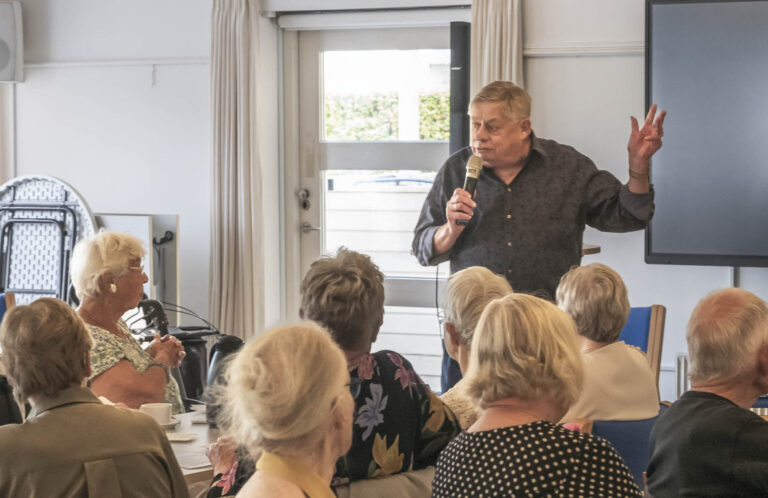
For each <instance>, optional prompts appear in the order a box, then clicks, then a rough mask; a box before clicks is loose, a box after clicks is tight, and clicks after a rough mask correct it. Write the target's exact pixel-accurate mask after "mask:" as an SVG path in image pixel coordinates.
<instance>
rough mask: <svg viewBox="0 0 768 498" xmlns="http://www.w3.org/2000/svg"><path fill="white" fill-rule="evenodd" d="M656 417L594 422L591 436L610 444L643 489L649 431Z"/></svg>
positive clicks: (649, 455)
mask: <svg viewBox="0 0 768 498" xmlns="http://www.w3.org/2000/svg"><path fill="white" fill-rule="evenodd" d="M658 418H659V417H658V415H657V416H655V417H653V418H647V419H644V420H595V421H594V422H592V434H594V435H595V436H600V437H602V438H603V439H606V440H607V441H608V442H610V443H611V444H612V445H613V447H614V448H616V451H617V452H618V453H619V455H621V458H623V459H624V463H626V464H627V467H629V471H630V472H631V473H632V477H634V478H635V483H636V484H637V486H638V487H639V488H640V489H643V488H644V486H645V484H644V483H643V472H645V469H646V468H648V460H649V459H650V457H651V454H650V453H651V452H650V448H649V445H650V439H651V429H653V424H655V423H656V419H658Z"/></svg>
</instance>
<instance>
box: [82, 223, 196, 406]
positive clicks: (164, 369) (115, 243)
mask: <svg viewBox="0 0 768 498" xmlns="http://www.w3.org/2000/svg"><path fill="white" fill-rule="evenodd" d="M143 257H144V248H143V247H142V246H141V241H139V239H137V238H136V237H132V236H130V235H127V234H123V233H118V232H106V231H102V232H100V233H98V234H96V235H95V236H93V237H91V238H88V239H83V240H81V241H79V242H78V243H77V245H76V246H75V249H74V251H73V252H72V259H71V261H70V275H71V277H72V284H73V285H74V287H75V292H76V293H77V297H78V298H79V299H80V308H79V309H78V310H77V313H78V314H79V315H80V317H81V318H82V319H83V321H84V322H85V323H86V324H87V325H88V330H89V332H90V333H91V336H92V337H93V342H94V345H93V350H92V352H91V366H92V373H91V376H90V377H89V383H90V386H91V389H93V392H95V393H96V394H97V395H99V396H104V397H106V398H107V399H109V400H111V401H113V402H116V403H117V402H121V403H124V404H125V405H127V406H129V407H131V408H138V407H139V406H141V405H142V404H144V403H153V402H162V401H165V402H167V403H171V404H172V406H173V412H174V413H180V412H183V411H184V407H183V404H182V400H181V396H180V394H179V387H178V385H177V384H176V381H175V380H174V379H173V377H171V376H170V373H169V368H171V367H175V366H178V365H179V364H180V363H181V360H182V359H183V358H184V354H185V353H184V347H183V346H182V345H181V342H180V341H178V340H177V339H176V338H174V337H170V336H168V337H166V338H165V340H161V339H160V337H159V336H158V337H156V338H155V340H154V341H153V342H152V344H150V346H149V347H148V348H147V349H146V350H144V349H142V348H141V346H140V345H139V343H138V342H137V341H136V340H135V339H134V338H133V336H131V333H130V329H129V328H128V326H127V325H126V324H125V322H124V321H123V320H122V319H121V317H122V316H123V314H124V313H125V312H126V311H128V310H130V309H133V308H135V307H136V306H137V305H138V303H139V300H141V297H142V294H143V288H144V283H145V282H146V281H147V275H146V273H144V267H143V266H142V265H141V258H143Z"/></svg>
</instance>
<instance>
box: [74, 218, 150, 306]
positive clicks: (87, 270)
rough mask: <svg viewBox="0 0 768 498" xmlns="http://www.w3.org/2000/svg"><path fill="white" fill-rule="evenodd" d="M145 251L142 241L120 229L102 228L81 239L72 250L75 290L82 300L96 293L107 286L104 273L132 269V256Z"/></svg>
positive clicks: (141, 256)
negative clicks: (102, 279) (103, 282)
mask: <svg viewBox="0 0 768 498" xmlns="http://www.w3.org/2000/svg"><path fill="white" fill-rule="evenodd" d="M144 254H145V251H144V248H143V247H142V245H141V241H140V240H139V239H137V238H136V237H134V236H132V235H128V234H126V233H120V232H107V231H105V230H102V231H100V232H99V233H97V234H96V235H94V236H93V237H90V238H86V239H81V240H80V241H79V242H78V243H77V245H75V249H74V250H73V251H72V258H71V259H70V262H69V274H70V277H71V279H72V285H74V286H75V293H76V294H77V297H78V298H80V299H81V300H82V299H83V298H84V297H86V296H87V297H96V296H98V295H99V294H101V292H102V291H103V290H104V289H102V288H101V283H100V281H101V277H102V276H104V275H106V274H111V275H114V276H115V277H121V276H122V275H124V274H125V273H126V272H127V271H128V267H129V266H130V262H131V260H134V259H141V258H143V257H144Z"/></svg>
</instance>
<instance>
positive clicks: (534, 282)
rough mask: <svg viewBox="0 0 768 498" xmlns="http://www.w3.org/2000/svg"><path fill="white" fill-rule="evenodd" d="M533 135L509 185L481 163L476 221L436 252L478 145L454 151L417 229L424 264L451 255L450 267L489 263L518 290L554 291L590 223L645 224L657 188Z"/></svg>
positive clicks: (576, 257)
mask: <svg viewBox="0 0 768 498" xmlns="http://www.w3.org/2000/svg"><path fill="white" fill-rule="evenodd" d="M531 137H532V138H531V140H532V146H531V152H530V154H529V155H528V158H527V159H526V161H525V165H524V166H523V168H522V170H521V171H520V173H519V174H518V175H517V177H516V178H515V179H514V180H512V182H510V183H509V185H506V184H504V182H502V181H501V180H500V179H499V178H498V177H496V175H494V174H493V170H491V169H489V168H485V167H484V168H483V170H482V171H481V173H480V177H479V178H478V180H477V191H476V193H475V201H476V202H477V207H476V208H475V212H474V215H473V216H472V220H471V221H470V223H469V225H468V226H467V227H466V228H465V229H464V232H462V234H461V235H460V236H459V238H458V240H457V241H456V243H455V244H454V246H453V248H451V250H449V251H448V252H446V253H444V254H439V255H438V254H435V252H434V247H433V243H432V239H433V237H434V235H435V231H436V230H437V228H438V227H440V226H441V225H443V224H445V222H446V218H445V205H446V203H447V202H448V200H449V199H450V198H451V196H452V195H453V191H454V190H455V189H456V188H457V187H461V186H463V184H464V177H465V174H466V170H465V167H466V164H467V159H468V158H469V156H470V155H471V154H472V151H471V149H470V148H469V147H467V148H464V149H462V150H460V151H458V152H457V153H455V154H454V155H452V156H451V157H449V158H448V160H447V161H446V162H445V164H444V165H443V167H442V168H441V169H440V171H439V172H438V173H437V176H436V177H435V181H434V183H433V184H432V190H431V191H430V192H429V195H428V196H427V199H426V200H425V201H424V206H423V207H422V210H421V216H420V217H419V221H418V223H417V224H416V229H415V230H414V238H413V253H414V254H415V255H416V257H417V258H418V260H419V262H420V263H421V264H422V265H425V266H426V265H435V264H438V263H442V262H443V261H446V260H448V259H450V261H451V273H455V272H457V271H459V270H463V269H464V268H468V267H470V266H476V265H479V266H485V267H487V268H488V269H490V270H491V271H493V272H494V273H497V274H499V275H505V276H506V277H507V280H509V283H510V284H511V285H512V288H513V289H515V291H518V292H532V291H537V290H544V291H546V292H548V293H549V294H550V295H551V296H554V292H555V289H556V288H557V284H558V282H559V280H560V277H561V276H562V275H563V274H564V273H565V272H567V271H568V270H569V269H570V268H571V267H572V266H575V265H578V264H579V263H580V262H581V246H582V236H583V234H584V227H585V225H589V226H592V227H594V228H597V229H598V230H602V231H607V232H629V231H633V230H639V229H642V228H645V227H646V226H647V224H648V221H649V220H650V219H651V216H653V192H649V193H647V194H634V193H632V192H630V191H629V189H628V188H627V186H626V185H621V183H620V182H619V180H617V179H616V177H615V176H613V175H612V174H611V173H609V172H607V171H601V170H598V169H597V167H595V165H594V163H593V162H592V161H591V160H590V159H589V158H588V157H586V156H584V155H583V154H581V153H579V152H577V151H576V150H575V149H574V148H573V147H569V146H567V145H561V144H559V143H557V142H554V141H552V140H544V139H540V138H537V137H535V136H534V135H533V134H531Z"/></svg>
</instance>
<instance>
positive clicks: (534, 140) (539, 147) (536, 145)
mask: <svg viewBox="0 0 768 498" xmlns="http://www.w3.org/2000/svg"><path fill="white" fill-rule="evenodd" d="M530 138H531V150H530V151H529V152H528V158H527V160H526V162H528V161H530V159H531V154H532V153H533V151H536V152H538V153H539V154H540V155H541V156H542V157H547V150H546V149H545V148H544V144H543V143H542V141H541V140H539V139H538V137H536V134H535V133H534V132H533V130H531V137H530Z"/></svg>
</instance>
